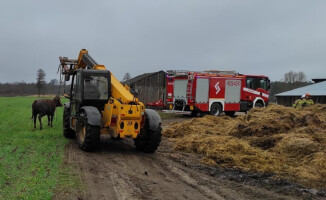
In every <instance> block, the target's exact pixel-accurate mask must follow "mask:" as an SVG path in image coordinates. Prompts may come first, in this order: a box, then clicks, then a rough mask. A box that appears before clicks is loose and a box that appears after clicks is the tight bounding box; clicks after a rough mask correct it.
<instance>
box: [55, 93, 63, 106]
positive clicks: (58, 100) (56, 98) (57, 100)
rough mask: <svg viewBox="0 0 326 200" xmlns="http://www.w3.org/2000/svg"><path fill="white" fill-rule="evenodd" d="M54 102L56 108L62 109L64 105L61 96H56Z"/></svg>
mask: <svg viewBox="0 0 326 200" xmlns="http://www.w3.org/2000/svg"><path fill="white" fill-rule="evenodd" d="M53 102H54V104H55V107H62V103H61V101H60V96H59V95H56V96H55V97H54V99H53Z"/></svg>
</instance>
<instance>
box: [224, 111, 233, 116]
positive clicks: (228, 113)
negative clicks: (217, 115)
mask: <svg viewBox="0 0 326 200" xmlns="http://www.w3.org/2000/svg"><path fill="white" fill-rule="evenodd" d="M225 115H227V116H229V117H235V111H225Z"/></svg>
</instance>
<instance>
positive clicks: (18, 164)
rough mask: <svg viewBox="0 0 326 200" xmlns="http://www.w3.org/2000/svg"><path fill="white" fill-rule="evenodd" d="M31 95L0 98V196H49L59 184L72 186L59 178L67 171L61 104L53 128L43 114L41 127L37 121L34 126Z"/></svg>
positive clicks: (19, 197) (22, 197) (51, 195)
mask: <svg viewBox="0 0 326 200" xmlns="http://www.w3.org/2000/svg"><path fill="white" fill-rule="evenodd" d="M34 99H35V97H1V98H0V199H52V197H53V195H54V191H55V189H56V188H57V186H58V185H61V186H62V185H66V186H67V187H68V188H71V187H75V186H71V184H70V183H67V182H66V181H64V180H65V179H62V178H60V177H61V176H62V175H63V174H69V173H67V172H64V171H62V167H63V155H64V148H65V146H66V144H67V142H68V141H67V140H66V139H65V138H64V137H63V136H62V108H57V110H56V114H55V118H54V121H53V128H50V127H48V126H46V125H47V117H43V120H42V123H43V130H42V131H41V130H39V123H37V129H36V130H34V128H33V125H32V119H31V115H32V109H31V105H32V102H33V101H34ZM72 180H73V181H74V182H75V183H76V184H77V185H78V180H74V179H72ZM73 185H75V184H73Z"/></svg>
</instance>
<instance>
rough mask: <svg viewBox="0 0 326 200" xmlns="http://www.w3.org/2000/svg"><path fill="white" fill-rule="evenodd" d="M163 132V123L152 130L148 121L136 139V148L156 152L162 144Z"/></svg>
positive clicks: (146, 151)
mask: <svg viewBox="0 0 326 200" xmlns="http://www.w3.org/2000/svg"><path fill="white" fill-rule="evenodd" d="M161 132H162V128H161V123H160V124H159V127H158V128H157V129H156V130H155V131H152V130H150V129H149V126H148V123H146V125H145V127H144V128H142V129H141V130H140V134H139V135H138V136H137V138H136V139H135V140H134V141H135V145H136V148H137V149H138V150H140V151H143V152H145V153H154V152H155V150H156V149H157V148H158V146H159V145H160V142H161V137H162V133H161Z"/></svg>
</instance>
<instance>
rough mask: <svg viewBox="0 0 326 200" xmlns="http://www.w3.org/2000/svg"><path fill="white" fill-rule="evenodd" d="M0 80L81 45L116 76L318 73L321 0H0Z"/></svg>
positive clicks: (50, 63)
mask: <svg viewBox="0 0 326 200" xmlns="http://www.w3.org/2000/svg"><path fill="white" fill-rule="evenodd" d="M0 34H1V36H0V69H1V70H0V82H15V81H22V80H24V81H26V82H35V77H36V71H37V69H39V68H42V69H44V70H45V72H46V75H47V76H46V79H47V81H50V80H51V79H54V78H56V79H58V78H59V75H58V74H56V72H57V67H58V65H59V59H58V57H59V56H67V57H70V58H74V59H75V58H77V56H78V53H79V51H80V49H82V48H86V49H88V50H89V53H90V55H91V56H92V57H93V58H94V59H95V60H96V61H97V62H98V63H99V64H104V65H105V66H106V67H107V68H108V69H109V70H110V71H112V72H113V74H114V75H115V76H116V77H117V78H118V79H119V80H121V79H122V78H123V76H124V74H125V73H126V72H129V73H130V74H131V76H132V77H134V76H137V75H139V74H142V73H146V72H153V71H158V70H169V69H188V70H206V69H217V70H236V71H238V72H240V73H244V74H264V75H267V76H269V77H270V79H271V80H272V81H277V80H280V79H281V78H282V77H283V74H284V73H285V72H288V71H289V70H294V71H303V72H305V73H306V74H307V76H308V78H309V79H310V78H319V77H323V78H326V67H325V66H326V56H325V55H326V1H324V0H313V1H310V0H305V1H303V0H268V1H267V0H198V1H194V0H129V1H124V0H116V1H111V0H94V1H90V0H88V1H82V0H70V1H69V0H65V1H63V0H56V1H46V0H23V1H18V0H1V1H0Z"/></svg>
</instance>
